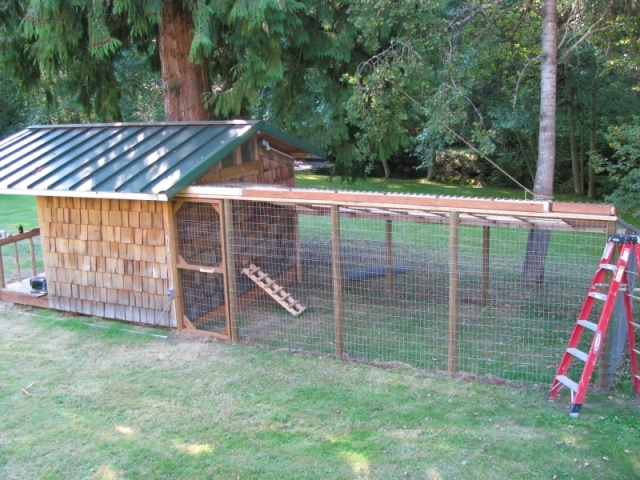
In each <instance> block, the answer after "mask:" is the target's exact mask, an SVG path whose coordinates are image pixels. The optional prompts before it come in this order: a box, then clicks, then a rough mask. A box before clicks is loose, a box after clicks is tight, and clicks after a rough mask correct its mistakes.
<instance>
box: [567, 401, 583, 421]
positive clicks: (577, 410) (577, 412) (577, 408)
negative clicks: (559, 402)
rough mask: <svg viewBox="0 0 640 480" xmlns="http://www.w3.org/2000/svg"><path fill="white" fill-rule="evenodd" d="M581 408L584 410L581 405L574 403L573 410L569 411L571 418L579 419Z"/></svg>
mask: <svg viewBox="0 0 640 480" xmlns="http://www.w3.org/2000/svg"><path fill="white" fill-rule="evenodd" d="M581 408H582V404H581V403H572V404H571V408H570V409H569V416H570V417H571V418H578V417H579V416H580V409H581Z"/></svg>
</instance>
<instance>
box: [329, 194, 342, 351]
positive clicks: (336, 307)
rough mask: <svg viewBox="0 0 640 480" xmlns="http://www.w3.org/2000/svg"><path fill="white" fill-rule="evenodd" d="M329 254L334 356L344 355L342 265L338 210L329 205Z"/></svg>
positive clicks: (335, 206)
mask: <svg viewBox="0 0 640 480" xmlns="http://www.w3.org/2000/svg"><path fill="white" fill-rule="evenodd" d="M331 254H332V263H333V317H334V322H335V329H336V357H338V358H342V357H343V355H344V336H343V325H342V265H341V261H340V210H339V207H338V205H331Z"/></svg>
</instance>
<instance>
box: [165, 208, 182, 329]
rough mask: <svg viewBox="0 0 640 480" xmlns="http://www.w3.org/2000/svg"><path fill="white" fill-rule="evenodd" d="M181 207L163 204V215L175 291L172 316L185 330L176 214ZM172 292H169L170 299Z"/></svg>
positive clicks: (170, 277)
mask: <svg viewBox="0 0 640 480" xmlns="http://www.w3.org/2000/svg"><path fill="white" fill-rule="evenodd" d="M179 209H180V208H179V205H174V204H173V203H171V202H163V204H162V215H163V217H164V219H163V220H164V225H165V227H164V228H165V237H164V245H165V249H166V254H167V263H168V265H167V266H168V268H167V277H168V278H167V281H168V288H169V289H172V290H173V308H172V309H171V310H172V312H171V316H172V320H173V322H175V325H176V327H177V328H178V330H182V329H183V328H184V318H185V317H184V293H183V291H182V275H181V273H180V270H178V266H177V265H178V226H177V222H176V214H177V213H178V210H179ZM169 293H170V292H167V296H168V297H169V296H170V295H169Z"/></svg>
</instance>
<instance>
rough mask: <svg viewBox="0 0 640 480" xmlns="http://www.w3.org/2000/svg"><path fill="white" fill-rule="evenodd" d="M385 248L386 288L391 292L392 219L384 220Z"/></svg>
mask: <svg viewBox="0 0 640 480" xmlns="http://www.w3.org/2000/svg"><path fill="white" fill-rule="evenodd" d="M385 233H386V236H385V237H386V238H385V247H386V248H385V250H386V258H387V275H386V290H387V293H392V292H393V221H392V220H386V221H385Z"/></svg>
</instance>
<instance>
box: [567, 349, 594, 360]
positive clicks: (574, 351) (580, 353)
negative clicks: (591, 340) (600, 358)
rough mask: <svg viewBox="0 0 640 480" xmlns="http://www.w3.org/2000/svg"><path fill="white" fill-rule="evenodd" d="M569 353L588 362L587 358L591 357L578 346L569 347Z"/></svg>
mask: <svg viewBox="0 0 640 480" xmlns="http://www.w3.org/2000/svg"><path fill="white" fill-rule="evenodd" d="M567 353H568V354H570V355H573V356H574V357H576V358H579V359H580V360H582V361H583V362H586V361H587V358H588V357H589V355H587V354H586V353H584V352H583V351H582V350H578V349H577V348H567Z"/></svg>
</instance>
